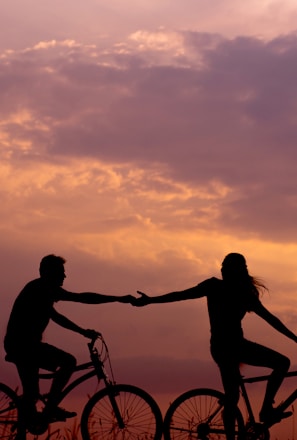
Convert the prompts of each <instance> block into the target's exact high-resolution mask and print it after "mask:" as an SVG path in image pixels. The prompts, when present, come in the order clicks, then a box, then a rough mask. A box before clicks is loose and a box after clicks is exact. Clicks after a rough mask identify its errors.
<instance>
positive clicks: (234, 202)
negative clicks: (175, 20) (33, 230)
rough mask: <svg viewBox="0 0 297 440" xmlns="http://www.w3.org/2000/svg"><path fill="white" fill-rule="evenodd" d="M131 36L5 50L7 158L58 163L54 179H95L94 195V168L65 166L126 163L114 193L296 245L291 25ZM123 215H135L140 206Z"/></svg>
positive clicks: (0, 85)
mask: <svg viewBox="0 0 297 440" xmlns="http://www.w3.org/2000/svg"><path fill="white" fill-rule="evenodd" d="M123 45H124V46H122V47H125V51H124V52H121V53H119V51H118V46H114V47H110V48H109V50H108V51H106V50H104V51H102V52H101V51H100V49H99V48H98V47H94V45H83V44H80V43H76V42H75V41H74V40H65V41H57V40H50V41H41V42H39V43H36V44H35V45H34V46H33V47H32V48H31V49H30V48H27V49H25V50H22V51H13V52H8V53H4V54H3V55H2V60H1V64H2V67H1V71H2V74H1V78H0V89H2V92H3V93H2V96H3V99H2V100H1V103H0V114H1V115H2V120H1V124H0V141H1V145H2V150H1V156H2V158H3V159H4V160H6V161H8V163H9V164H10V166H20V164H22V165H21V166H22V167H23V168H24V167H26V166H28V169H30V173H31V169H32V167H31V165H30V164H34V163H35V164H36V163H37V162H38V163H43V165H42V166H43V167H45V164H46V163H48V164H52V171H53V172H54V175H55V184H54V186H57V185H60V184H59V182H63V183H62V185H63V187H64V188H66V186H67V183H66V180H65V179H66V178H67V177H65V176H67V175H68V176H69V179H68V181H70V180H72V182H76V184H74V187H75V186H76V188H77V187H78V186H79V187H82V188H83V187H84V186H85V185H86V183H83V180H84V179H87V181H88V185H91V187H92V186H94V185H95V186H96V187H97V188H95V186H94V191H95V192H98V191H99V193H100V190H99V189H98V188H99V186H101V187H102V184H104V185H105V184H106V180H105V179H102V177H99V175H98V171H96V170H95V169H93V171H90V172H88V171H84V172H81V171H75V172H74V173H73V172H70V173H67V171H66V174H65V169H66V168H67V166H70V164H71V163H72V164H73V163H74V162H73V161H76V160H78V161H82V160H83V161H85V160H86V161H87V162H86V163H88V161H93V160H94V161H95V162H96V161H97V162H98V163H101V164H103V163H106V164H110V167H111V168H110V169H111V170H112V169H116V168H117V167H118V169H121V171H118V172H114V171H111V174H110V175H112V174H113V175H114V176H116V175H117V178H119V179H120V183H118V184H117V185H116V188H117V190H119V188H122V190H123V192H124V190H125V189H127V187H130V189H131V190H132V191H133V194H134V196H136V199H137V198H138V196H140V195H142V196H145V199H146V200H150V203H154V204H157V205H158V204H160V203H162V204H163V206H164V208H165V206H166V209H169V212H170V211H171V209H174V211H175V212H176V218H179V219H180V220H182V221H184V220H183V219H184V218H185V217H187V225H188V226H187V227H188V228H197V226H198V227H199V226H201V225H202V224H203V227H205V225H206V223H208V224H209V225H210V221H211V223H212V227H214V228H216V229H219V228H221V229H222V230H224V231H225V232H226V233H228V234H229V233H230V234H232V233H236V234H238V235H239V236H240V235H241V234H243V233H244V234H245V231H246V229H247V228H248V229H249V234H250V236H251V237H260V236H261V237H265V238H266V239H267V240H269V239H270V238H271V237H272V236H273V237H274V238H277V239H278V240H280V241H291V240H292V237H294V224H295V220H294V219H295V218H296V203H295V183H296V177H295V163H296V153H295V143H296V136H297V134H296V128H295V125H296V124H295V116H294V115H295V102H296V92H297V90H296V82H295V73H296V68H297V65H296V48H297V37H296V35H295V34H290V35H287V36H280V37H277V38H274V39H273V40H270V41H264V40H261V39H256V38H251V37H238V38H234V39H226V38H223V37H222V36H219V35H212V34H206V33H198V32H175V33H174V32H172V31H170V32H167V31H166V30H165V29H160V30H158V31H156V32H152V33H149V32H148V31H138V32H135V33H134V34H131V36H130V38H128V39H127V40H126V41H125V42H124V43H123ZM67 162H68V165H67ZM57 164H58V167H59V166H61V170H62V169H63V167H64V171H63V175H64V177H62V174H61V173H62V171H61V173H60V171H57V170H54V167H55V166H56V165H57ZM100 166H103V165H100ZM100 166H99V167H100ZM65 167H66V168H65ZM86 167H89V164H88V165H86ZM91 168H92V167H91ZM103 168H104V166H103ZM129 168H130V169H135V170H137V171H136V174H135V176H134V177H131V174H130V175H129V173H128V172H127V170H128V169H129ZM49 169H50V168H49ZM106 169H107V168H106V167H105V170H106ZM148 170H149V171H148ZM105 172H106V173H107V174H106V175H108V172H107V171H104V173H105ZM100 173H101V171H100V172H99V174H100ZM33 174H34V173H33ZM60 174H61V178H59V177H58V176H59V175H60ZM25 175H26V174H24V176H25ZM43 175H48V176H50V175H51V172H50V171H49V172H48V171H47V172H45V168H44V171H43ZM87 176H89V177H87ZM124 176H125V177H124ZM136 176H138V177H136ZM148 176H149V177H148ZM43 178H44V177H43ZM61 179H62V180H61ZM104 180H105V181H104ZM16 182H18V179H17V180H16ZM16 182H15V183H14V186H15V187H16V185H17V183H16ZM91 182H92V183H91ZM96 182H97V183H96ZM72 185H73V183H72ZM25 187H27V185H25ZM50 187H51V188H52V189H53V188H54V187H53V185H51V186H50V185H48V189H47V197H49V188H50ZM106 188H108V186H107V187H106ZM169 188H171V189H169ZM53 191H54V193H55V192H56V190H54V189H53ZM75 191H76V190H75ZM43 192H44V187H43ZM54 193H53V194H54ZM170 193H171V196H170V195H169V194H170ZM203 193H205V197H204V196H203V195H202V194H203ZM70 194H71V193H68V197H69V196H70ZM74 194H75V193H73V195H74ZM78 194H79V193H78ZM131 194H132V193H131ZM74 196H75V195H74ZM75 197H76V196H75ZM83 197H84V198H85V196H83ZM170 198H171V200H170ZM126 199H127V197H126ZM158 199H159V201H158ZM118 200H119V198H118ZM177 200H178V203H177ZM98 201H99V200H98ZM48 202H49V204H48V205H47V206H48V207H49V210H47V212H48V213H49V212H50V201H49V199H48ZM77 202H78V201H77ZM55 203H56V201H55ZM79 203H81V201H80V202H79ZM129 203H131V200H130V201H129ZM69 204H70V203H69ZM164 204H165V205H164ZM173 204H174V208H173ZM174 211H172V214H173V215H174ZM39 212H41V211H39ZM164 212H165V210H164ZM255 212H256V213H257V214H256V215H255ZM183 213H184V215H183ZM127 214H128V215H127V216H126V218H127V219H129V218H130V220H129V221H131V220H132V219H133V218H134V220H133V222H134V221H136V223H137V221H138V220H137V219H139V216H138V214H135V211H134V213H133V214H132V213H131V212H130V213H127ZM144 217H147V216H146V215H144ZM167 218H168V217H167ZM204 219H205V220H206V221H204ZM158 221H160V222H163V220H161V218H160V219H159V220H157V219H153V223H155V222H158ZM197 222H198V223H197ZM108 223H109V225H111V224H112V222H109V220H108ZM268 224H269V227H267V225H268ZM176 225H177V223H176ZM102 226H103V225H102ZM169 227H170V226H169ZM293 240H294V238H293Z"/></svg>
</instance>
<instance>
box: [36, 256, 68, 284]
mask: <svg viewBox="0 0 297 440" xmlns="http://www.w3.org/2000/svg"><path fill="white" fill-rule="evenodd" d="M65 263H66V260H65V259H64V258H63V257H59V256H57V255H54V254H50V255H46V256H45V257H43V258H42V260H41V262H40V266H39V273H40V277H41V278H43V279H45V280H46V281H47V282H48V283H50V284H53V285H55V286H62V285H63V281H64V279H65V278H66V275H65V269H64V264H65Z"/></svg>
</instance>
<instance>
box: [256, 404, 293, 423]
mask: <svg viewBox="0 0 297 440" xmlns="http://www.w3.org/2000/svg"><path fill="white" fill-rule="evenodd" d="M292 414H293V412H292V411H280V410H279V409H278V408H270V410H269V411H263V410H262V411H261V412H260V414H259V417H260V422H262V423H265V424H266V425H270V426H271V425H273V424H274V423H278V422H280V421H281V420H282V419H286V418H287V417H290V416H291V415H292Z"/></svg>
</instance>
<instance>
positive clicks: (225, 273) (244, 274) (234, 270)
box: [221, 252, 250, 281]
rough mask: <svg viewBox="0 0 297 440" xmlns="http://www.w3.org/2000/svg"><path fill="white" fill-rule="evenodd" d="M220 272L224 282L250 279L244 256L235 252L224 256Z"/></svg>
mask: <svg viewBox="0 0 297 440" xmlns="http://www.w3.org/2000/svg"><path fill="white" fill-rule="evenodd" d="M221 272H222V277H223V279H224V280H226V281H232V280H239V279H240V280H245V279H246V280H247V279H249V278H250V276H249V273H248V268H247V264H246V261H245V258H244V256H243V255H241V254H238V253H235V252H232V253H230V254H228V255H226V257H225V258H224V260H223V262H222V268H221Z"/></svg>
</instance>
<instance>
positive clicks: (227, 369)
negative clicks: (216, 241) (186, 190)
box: [135, 253, 297, 440]
mask: <svg viewBox="0 0 297 440" xmlns="http://www.w3.org/2000/svg"><path fill="white" fill-rule="evenodd" d="M221 273H222V279H219V278H215V277H213V278H209V279H207V280H205V281H203V282H201V283H199V284H198V285H197V286H194V287H192V288H189V289H186V290H183V291H179V292H170V293H167V294H164V295H160V296H155V297H150V296H148V295H146V294H144V293H143V292H140V291H138V293H139V294H141V297H140V298H139V299H138V300H137V301H136V303H135V305H137V306H144V305H147V304H152V303H167V302H175V301H182V300H186V299H195V298H202V297H206V298H207V306H208V314H209V321H210V330H211V339H210V350H211V355H212V357H213V359H214V361H215V362H216V363H217V365H218V367H219V369H220V373H221V378H222V384H223V387H224V391H225V397H226V400H225V411H224V424H225V431H226V438H227V440H234V438H235V432H234V431H235V410H236V406H237V403H238V399H239V379H240V364H248V365H254V366H262V367H268V368H271V369H272V373H271V375H270V377H269V380H268V382H267V387H266V392H265V396H264V401H263V405H262V408H261V411H260V421H261V422H268V423H269V422H270V421H271V422H272V421H276V420H281V419H282V418H285V417H288V416H290V415H291V414H292V413H291V412H286V413H278V411H277V409H276V408H273V402H274V397H275V395H276V393H277V391H278V389H279V387H280V385H281V383H282V381H283V379H284V377H285V374H286V373H287V371H288V369H289V366H290V360H289V359H288V358H287V357H286V356H284V355H282V354H280V353H278V352H277V351H274V350H272V349H270V348H267V347H264V346H262V345H260V344H257V343H255V342H251V341H248V340H247V339H245V338H244V335H243V330H242V325H241V321H242V319H243V318H244V316H245V314H246V313H247V312H255V313H256V314H257V315H259V316H260V317H261V318H262V319H264V320H265V321H266V322H267V323H268V324H270V325H271V326H272V327H273V328H275V329H276V330H277V331H279V332H280V333H282V334H284V335H285V336H287V337H288V338H290V339H292V340H293V341H295V342H297V336H296V335H295V334H294V333H292V332H291V331H290V330H289V329H288V328H287V327H286V326H285V325H284V324H283V323H282V322H281V321H280V320H279V319H278V318H277V317H276V316H274V315H273V314H272V313H270V312H269V311H268V310H267V309H266V308H265V307H264V306H263V304H262V303H261V301H260V300H259V291H261V290H263V289H264V290H265V289H266V287H265V286H264V285H263V284H262V283H261V282H260V281H259V280H257V279H256V278H254V277H252V276H251V275H250V274H249V272H248V268H247V265H246V260H245V258H244V256H243V255H241V254H238V253H230V254H228V255H227V256H226V257H225V258H224V260H223V262H222V267H221Z"/></svg>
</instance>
